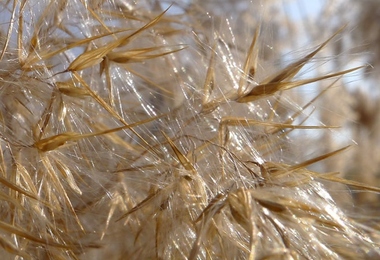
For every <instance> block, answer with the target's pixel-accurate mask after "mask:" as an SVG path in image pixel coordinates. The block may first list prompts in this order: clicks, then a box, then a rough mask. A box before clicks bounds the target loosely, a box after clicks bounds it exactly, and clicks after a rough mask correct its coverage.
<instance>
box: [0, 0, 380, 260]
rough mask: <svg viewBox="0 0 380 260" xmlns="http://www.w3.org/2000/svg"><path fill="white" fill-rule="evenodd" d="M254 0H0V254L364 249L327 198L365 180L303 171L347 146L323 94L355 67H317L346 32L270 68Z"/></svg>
mask: <svg viewBox="0 0 380 260" xmlns="http://www.w3.org/2000/svg"><path fill="white" fill-rule="evenodd" d="M258 2H259V1H257V2H256V1H245V0H241V1H237V2H236V1H225V2H224V1H223V3H222V2H221V3H220V4H219V3H218V5H214V4H213V5H212V7H210V5H209V3H208V2H207V1H203V2H202V1H195V2H194V3H191V4H190V3H189V2H188V1H177V2H175V3H172V4H171V5H168V4H167V3H165V2H163V1H145V0H142V1H112V0H72V1H67V0H57V1H47V0H41V1H32V0H21V1H16V0H8V1H3V2H2V3H0V6H1V7H2V8H1V9H0V10H2V11H0V14H1V15H0V16H1V17H2V18H1V19H2V23H0V65H1V66H0V67H1V69H0V202H1V209H2V210H1V211H0V217H1V218H0V252H1V253H2V254H1V255H2V257H3V258H4V259H191V260H196V259H197V260H198V259H249V260H254V259H371V257H373V256H377V255H379V253H380V250H379V242H380V240H379V238H380V233H379V227H378V226H377V225H371V224H367V223H364V220H363V219H364V218H363V216H362V215H361V214H360V213H358V212H357V211H355V209H354V210H353V211H350V209H351V208H349V207H345V205H351V206H352V205H354V204H353V203H354V200H353V199H352V197H351V195H352V194H354V193H356V192H359V191H360V192H363V193H365V192H367V193H369V192H372V193H375V194H378V193H380V188H378V187H376V185H371V184H368V183H367V184H364V183H360V182H359V181H357V180H351V179H345V178H344V176H342V175H341V174H339V173H338V172H336V171H333V170H331V171H330V170H328V171H327V173H324V172H323V170H322V166H323V165H322V164H321V162H323V161H325V160H328V159H332V158H334V159H335V158H337V157H339V156H341V155H342V154H344V153H346V152H348V151H349V149H348V147H352V142H350V141H348V144H347V142H346V143H345V144H341V143H339V145H340V146H337V147H343V148H340V149H336V148H335V149H330V148H326V149H325V147H329V146H327V145H328V144H329V143H327V142H325V140H324V139H322V138H324V137H325V136H326V135H332V136H334V134H337V132H338V131H341V129H344V127H345V125H341V124H340V122H339V121H335V120H324V119H325V117H324V116H325V115H326V113H324V110H323V109H325V108H326V109H327V107H328V106H327V105H328V104H325V103H323V102H324V101H325V100H326V98H328V97H331V96H332V94H331V93H334V91H336V90H337V89H338V88H339V87H340V86H341V84H343V83H344V81H345V80H346V79H347V78H348V76H349V75H354V74H355V73H359V71H362V70H361V69H362V68H365V69H368V66H357V65H355V66H352V67H349V68H347V67H345V68H335V67H333V69H332V70H329V71H328V72H324V71H323V70H320V68H321V67H323V68H325V67H326V68H329V66H327V65H326V66H319V64H320V63H319V61H321V60H322V61H323V62H325V63H324V64H323V65H325V64H329V63H328V61H329V60H330V59H332V58H331V57H327V58H321V57H323V56H324V54H325V53H324V51H325V50H326V49H328V48H329V46H330V45H333V46H334V42H333V41H335V40H336V39H337V38H338V37H340V36H342V35H345V34H346V33H347V31H348V30H346V29H345V28H346V27H342V28H341V29H339V30H338V31H335V32H332V33H330V35H329V36H328V37H326V38H327V40H326V38H325V39H320V40H319V41H318V42H319V43H320V42H322V44H320V45H318V47H316V48H315V49H313V50H312V51H307V52H304V53H305V54H304V55H300V54H297V53H290V54H288V55H289V56H292V55H293V56H294V57H292V59H293V60H292V61H293V62H286V63H285V61H284V57H283V56H282V55H281V53H280V52H281V46H280V43H284V44H285V41H283V39H279V38H278V39H276V38H275V37H274V36H276V37H277V36H278V37H280V35H282V34H283V32H277V31H275V30H274V29H273V28H272V27H271V25H270V23H271V22H273V21H274V20H273V19H268V17H275V16H274V15H273V14H272V13H266V12H267V11H266V9H265V8H264V9H265V10H264V9H262V10H261V9H260V8H261V7H260V6H261V4H258ZM270 4H272V2H271V3H269V1H268V3H266V4H265V5H270ZM243 7H244V8H243ZM259 9H260V10H261V11H260V12H262V13H263V15H262V16H259V15H258V13H260V12H258V10H259ZM269 9H270V8H269ZM269 9H268V10H269ZM236 15H237V16H236ZM4 19H5V20H6V21H5V22H4ZM288 22H289V23H290V20H289V21H288ZM270 28H272V29H270ZM268 35H272V36H273V37H272V38H273V39H271V37H270V36H268ZM342 37H343V36H342ZM289 38H292V37H289ZM272 40H273V41H274V42H273V43H272V42H271V41H272ZM276 41H278V42H276ZM338 41H340V40H336V42H338ZM271 46H272V47H273V48H272V47H271ZM313 46H315V45H313ZM295 51H296V50H295ZM295 56H297V57H295ZM326 56H328V55H326ZM276 59H279V60H280V62H278V60H277V63H276ZM333 63H334V62H333ZM279 64H281V65H279ZM286 64H287V65H286ZM310 68H311V69H310ZM319 72H320V73H319ZM302 91H305V92H307V93H308V94H309V95H308V96H307V97H305V96H304V95H303V94H302ZM333 100H334V102H333V103H336V104H339V100H338V99H333ZM328 112H329V113H330V114H332V115H333V114H334V112H332V111H330V110H329V111H328ZM337 135H338V134H337ZM321 136H322V138H321ZM340 137H341V136H338V137H337V138H336V139H333V140H336V141H337V142H338V141H339V142H340V141H341V139H342V138H340ZM350 145H351V146H350ZM350 150H352V149H350ZM337 192H340V193H339V195H338V196H336V193H337ZM351 192H352V193H351ZM340 195H342V196H340ZM343 195H345V196H346V197H344V196H343ZM343 197H344V199H342V198H343ZM343 200H345V201H344V202H345V205H342V204H343V203H342V201H343ZM371 220H373V219H371Z"/></svg>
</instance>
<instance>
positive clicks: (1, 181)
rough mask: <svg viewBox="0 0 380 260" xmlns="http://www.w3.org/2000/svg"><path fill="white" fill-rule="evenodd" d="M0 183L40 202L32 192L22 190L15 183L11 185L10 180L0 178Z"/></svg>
mask: <svg viewBox="0 0 380 260" xmlns="http://www.w3.org/2000/svg"><path fill="white" fill-rule="evenodd" d="M0 183H2V184H3V185H5V186H6V187H8V188H10V189H12V190H14V191H18V192H20V193H21V194H23V195H25V196H27V197H29V198H32V199H34V200H36V201H40V199H39V197H38V196H36V195H34V194H32V193H31V192H29V191H27V190H25V189H23V188H21V187H20V186H18V185H16V184H14V183H11V182H10V181H9V180H7V179H5V178H4V177H2V176H0Z"/></svg>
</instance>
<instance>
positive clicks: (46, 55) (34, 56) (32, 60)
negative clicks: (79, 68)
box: [23, 29, 131, 68]
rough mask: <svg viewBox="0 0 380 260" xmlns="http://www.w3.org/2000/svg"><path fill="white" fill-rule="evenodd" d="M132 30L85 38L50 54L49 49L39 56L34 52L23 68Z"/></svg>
mask: <svg viewBox="0 0 380 260" xmlns="http://www.w3.org/2000/svg"><path fill="white" fill-rule="evenodd" d="M130 30H131V29H125V30H119V31H115V32H110V33H105V34H101V35H96V36H93V37H89V38H85V39H82V40H77V41H75V42H73V43H70V44H67V45H65V47H63V48H60V49H58V50H55V51H51V52H49V50H48V49H47V50H43V51H41V52H40V53H38V54H36V53H34V52H33V53H32V54H29V56H28V57H27V59H26V60H25V63H24V65H23V68H28V67H31V66H32V65H33V64H34V63H36V62H37V61H40V60H47V59H50V58H51V57H53V56H55V55H57V54H60V53H63V52H65V51H67V50H70V49H73V48H75V47H79V46H82V45H84V44H88V43H90V42H92V41H94V40H96V39H100V38H104V37H107V36H110V35H116V34H118V33H122V32H127V31H130Z"/></svg>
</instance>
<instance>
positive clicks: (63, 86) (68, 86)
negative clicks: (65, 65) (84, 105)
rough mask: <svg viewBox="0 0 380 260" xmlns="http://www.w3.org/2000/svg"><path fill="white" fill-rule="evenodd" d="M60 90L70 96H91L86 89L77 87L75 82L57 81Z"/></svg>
mask: <svg viewBox="0 0 380 260" xmlns="http://www.w3.org/2000/svg"><path fill="white" fill-rule="evenodd" d="M56 85H57V87H58V90H59V92H61V93H62V94H65V95H67V96H70V97H76V98H83V97H86V96H90V93H88V91H87V90H86V89H83V88H78V87H75V85H74V83H73V82H71V81H68V82H57V83H56Z"/></svg>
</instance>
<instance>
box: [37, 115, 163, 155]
mask: <svg viewBox="0 0 380 260" xmlns="http://www.w3.org/2000/svg"><path fill="white" fill-rule="evenodd" d="M163 116H164V115H161V116H156V117H152V118H148V119H146V120H141V121H139V122H136V123H133V124H127V125H125V126H121V127H117V128H112V129H108V130H104V131H101V132H96V133H89V134H79V133H75V132H66V133H62V134H58V135H54V136H50V137H47V138H44V139H41V140H39V141H37V142H35V143H34V144H33V147H35V148H37V149H38V150H39V151H41V152H47V151H51V150H55V149H57V148H59V147H61V146H62V145H64V144H66V143H67V142H69V141H77V140H80V139H84V138H89V137H95V136H100V135H105V134H109V133H114V132H118V131H121V130H124V129H132V128H133V127H136V126H139V125H142V124H146V123H149V122H152V121H154V120H157V119H158V118H161V117H163Z"/></svg>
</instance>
